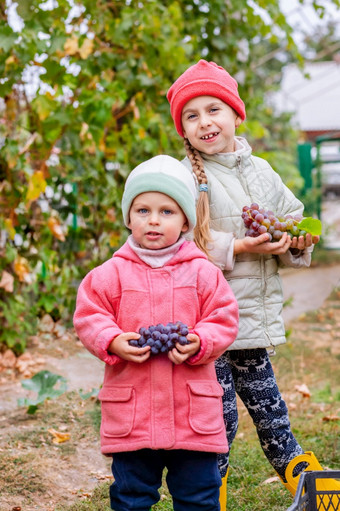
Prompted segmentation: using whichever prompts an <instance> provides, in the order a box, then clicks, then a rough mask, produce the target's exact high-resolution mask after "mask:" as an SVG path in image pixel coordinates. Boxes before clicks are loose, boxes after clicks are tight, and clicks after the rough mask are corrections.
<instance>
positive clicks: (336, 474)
mask: <svg viewBox="0 0 340 511" xmlns="http://www.w3.org/2000/svg"><path fill="white" fill-rule="evenodd" d="M329 479H333V480H335V481H338V483H339V487H340V470H320V471H319V470H312V471H310V472H303V473H302V474H301V476H300V479H299V484H298V487H297V490H296V494H295V498H294V502H293V504H292V505H291V506H290V507H289V508H288V509H287V511H340V490H338V489H337V490H330V489H329V488H330V487H331V486H332V485H330V484H329V482H328V481H327V480H329Z"/></svg>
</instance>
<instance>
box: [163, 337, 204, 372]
mask: <svg viewBox="0 0 340 511" xmlns="http://www.w3.org/2000/svg"><path fill="white" fill-rule="evenodd" d="M187 339H188V341H190V343H189V344H185V345H184V346H182V345H181V344H179V343H178V342H177V343H176V347H175V348H174V349H172V350H171V351H169V353H168V357H169V359H170V360H171V362H173V363H174V364H176V365H179V364H182V363H183V362H185V361H186V360H187V359H188V358H190V357H192V356H193V355H196V353H197V352H198V351H199V349H200V347H201V340H200V338H199V337H198V335H196V334H188V335H187Z"/></svg>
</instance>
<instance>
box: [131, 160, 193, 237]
mask: <svg viewBox="0 0 340 511" xmlns="http://www.w3.org/2000/svg"><path fill="white" fill-rule="evenodd" d="M184 171H186V169H185V168H184ZM145 192H160V193H164V194H165V195H168V196H169V197H171V198H172V199H173V200H175V201H176V202H177V204H178V205H179V206H180V208H181V209H182V211H183V213H184V214H185V216H186V218H187V220H188V223H189V230H192V229H193V228H194V227H195V225H196V209H195V200H194V197H193V198H192V200H191V201H190V200H188V189H187V187H186V186H185V185H184V184H183V181H181V180H180V179H177V178H176V177H174V176H172V175H167V174H165V173H159V174H157V173H155V172H143V173H141V174H138V175H136V176H134V177H132V178H131V179H130V180H129V183H128V186H127V187H126V189H125V192H124V195H123V200H122V211H123V218H124V223H125V225H126V226H127V225H128V224H129V222H130V208H131V204H132V202H133V200H134V199H135V197H137V196H138V195H140V194H141V193H145Z"/></svg>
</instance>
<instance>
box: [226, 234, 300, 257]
mask: <svg viewBox="0 0 340 511" xmlns="http://www.w3.org/2000/svg"><path fill="white" fill-rule="evenodd" d="M268 238H269V236H268V234H266V233H265V234H261V235H260V236H257V237H256V238H252V237H250V236H246V237H245V238H242V239H238V240H235V245H234V253H235V255H236V254H241V253H244V252H248V253H250V254H275V255H279V254H285V253H286V252H287V250H288V249H289V248H290V246H291V244H292V240H291V238H290V237H289V236H288V234H287V233H286V232H284V233H283V235H282V238H281V239H280V240H279V241H274V242H272V241H268Z"/></svg>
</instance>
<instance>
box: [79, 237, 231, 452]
mask: <svg viewBox="0 0 340 511" xmlns="http://www.w3.org/2000/svg"><path fill="white" fill-rule="evenodd" d="M178 320H180V321H182V322H183V323H185V324H187V325H188V326H189V327H190V331H191V332H193V333H195V334H197V335H198V336H199V337H200V339H201V348H200V351H199V352H198V353H197V354H196V355H195V356H194V357H191V359H188V360H187V361H186V362H185V363H183V364H180V365H175V364H173V363H172V362H171V361H170V360H169V358H168V356H167V354H161V355H157V356H152V357H150V359H149V360H147V361H146V362H144V363H143V364H137V363H134V362H127V361H125V360H123V359H121V358H120V357H118V356H116V355H113V354H110V353H109V352H108V351H107V350H108V346H109V344H110V343H111V341H112V339H114V338H115V337H116V336H117V335H119V334H121V333H122V332H132V331H133V332H138V330H139V328H140V327H142V326H146V327H147V326H150V325H153V324H157V323H164V324H166V323H168V322H169V321H178ZM74 326H75V329H76V332H77V334H78V336H79V338H80V340H81V341H82V342H83V344H84V345H85V347H86V348H87V349H88V350H89V351H90V352H91V353H92V354H93V355H95V356H96V357H98V358H100V359H101V360H103V361H104V362H105V363H106V366H105V376H104V383H103V387H102V389H101V391H100V393H99V399H100V400H101V403H102V423H101V446H102V453H104V454H109V453H114V452H119V451H134V450H138V449H143V448H149V449H188V450H195V451H208V452H227V450H228V444H227V440H226V434H225V427H224V423H223V414H222V401H221V396H222V394H223V391H222V388H221V386H220V385H219V383H218V382H217V379H216V373H215V366H214V360H215V359H216V358H218V357H219V356H220V355H221V354H222V353H223V352H224V351H225V350H226V349H227V347H228V346H229V345H230V344H231V343H232V342H233V341H234V339H235V338H236V335H237V330H238V307H237V302H236V300H235V297H234V295H233V292H232V291H231V288H230V287H229V284H228V283H227V282H226V280H225V278H224V277H223V274H222V272H221V271H220V270H219V269H218V268H217V267H216V266H214V265H213V264H212V263H210V262H209V261H208V260H207V258H206V256H205V255H204V254H203V253H202V252H201V251H200V250H198V248H197V247H196V245H195V244H194V243H193V242H185V243H184V244H183V245H182V246H181V248H180V249H179V251H178V252H177V253H176V254H175V255H174V257H173V258H172V259H170V261H168V262H167V263H166V264H165V265H164V266H163V267H161V268H151V267H150V266H148V265H147V264H146V263H144V262H143V261H141V259H139V257H138V256H137V255H136V254H135V252H134V251H133V250H132V249H131V247H130V246H129V245H128V244H127V243H125V245H123V246H122V248H120V249H119V250H118V251H117V252H116V253H115V254H114V256H113V257H112V258H111V259H110V260H108V261H106V262H105V263H104V264H102V265H101V266H99V267H97V268H95V269H94V270H92V271H91V272H90V273H89V274H88V275H87V276H86V277H85V279H84V280H83V281H82V283H81V285H80V287H79V291H78V297H77V306H76V311H75V315H74Z"/></svg>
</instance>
